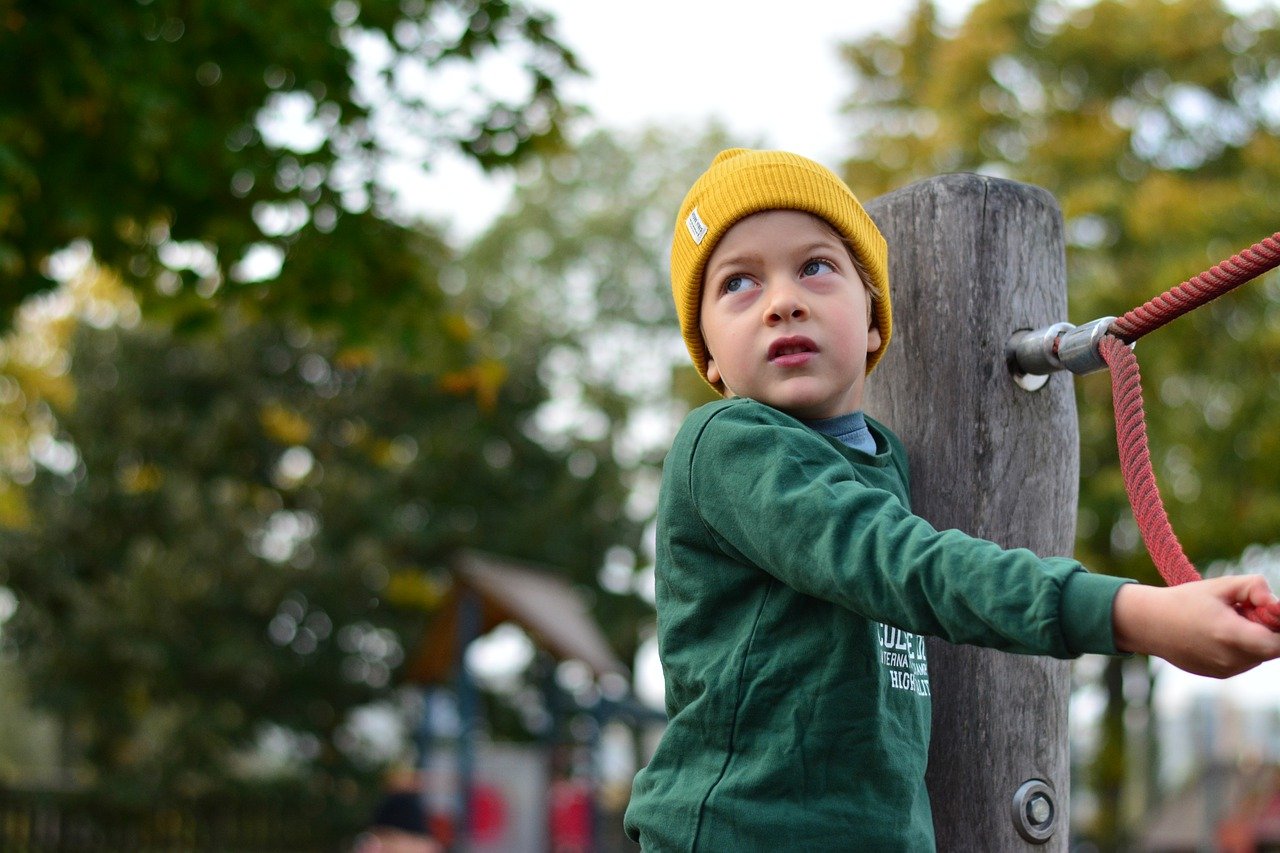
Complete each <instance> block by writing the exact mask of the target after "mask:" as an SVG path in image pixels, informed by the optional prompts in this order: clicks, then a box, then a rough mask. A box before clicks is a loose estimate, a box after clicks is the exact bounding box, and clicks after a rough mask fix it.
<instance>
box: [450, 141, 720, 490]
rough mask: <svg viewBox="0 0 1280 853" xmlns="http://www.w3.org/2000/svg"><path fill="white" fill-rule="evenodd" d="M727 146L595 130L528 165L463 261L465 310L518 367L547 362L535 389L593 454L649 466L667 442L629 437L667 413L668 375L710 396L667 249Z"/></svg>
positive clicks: (694, 394)
mask: <svg viewBox="0 0 1280 853" xmlns="http://www.w3.org/2000/svg"><path fill="white" fill-rule="evenodd" d="M729 145H730V142H729V140H728V137H727V135H726V133H725V132H724V131H723V130H722V129H720V128H716V127H712V128H708V129H706V130H704V131H702V132H701V133H697V134H690V133H675V132H665V133H664V132H659V131H657V130H649V131H646V132H642V133H641V134H639V135H637V136H635V137H632V138H619V137H618V136H617V134H611V133H607V132H598V133H596V134H593V135H592V136H590V137H589V138H587V139H586V140H584V141H583V142H582V143H581V144H580V145H578V146H576V147H575V148H574V150H572V151H566V152H564V153H563V154H561V155H559V156H557V157H555V158H553V159H551V160H550V161H548V162H547V163H546V164H545V165H536V166H535V167H533V168H531V169H528V170H526V173H525V174H524V175H523V179H522V180H521V182H520V184H519V186H518V187H517V189H516V193H515V196H514V198H513V200H512V203H511V205H510V207H509V209H508V210H507V211H506V212H504V213H503V215H502V216H500V217H499V219H498V220H497V221H496V222H495V223H494V224H493V226H491V228H490V229H489V230H488V231H487V232H486V233H485V234H483V235H482V236H481V237H480V238H479V239H478V240H477V241H476V243H475V244H474V245H473V246H471V247H470V248H469V249H468V251H467V252H466V253H465V256H464V258H463V259H462V261H461V265H460V268H461V271H462V273H463V276H464V279H465V283H466V289H465V290H464V291H463V293H462V298H463V299H464V300H466V304H468V305H469V310H471V311H474V312H478V313H479V314H480V315H481V316H483V317H485V318H487V321H488V324H489V327H490V329H491V330H492V331H493V332H494V333H495V334H496V336H497V337H498V338H499V339H500V340H502V341H503V345H504V347H506V348H507V349H509V350H510V351H511V352H512V353H513V354H515V355H514V357H515V359H516V360H523V359H525V358H531V357H533V354H534V353H535V352H537V351H541V352H543V353H546V354H548V355H547V357H546V358H545V361H544V364H543V366H542V369H541V376H542V378H543V381H544V382H545V383H546V384H547V385H548V387H550V388H551V389H553V392H554V397H555V398H556V400H557V401H559V402H560V403H561V404H564V403H565V402H567V401H574V403H575V414H574V420H573V422H572V423H571V424H570V425H569V426H568V429H569V431H570V432H571V433H575V434H577V435H579V436H582V437H587V438H590V439H592V440H594V441H595V442H597V443H598V445H599V446H600V447H601V448H602V451H601V452H614V453H620V454H621V455H622V456H623V457H624V458H625V459H626V460H629V461H630V462H632V463H639V462H647V463H650V464H652V465H656V464H657V463H659V462H660V461H661V459H662V456H663V455H664V454H665V451H666V446H665V440H666V439H667V438H668V436H665V435H664V436H662V437H660V438H659V440H658V441H657V442H653V441H649V442H645V441H643V440H639V439H637V437H636V434H637V430H638V429H641V431H642V428H641V427H640V422H642V421H650V422H651V421H652V420H653V419H654V418H656V417H662V416H665V415H668V414H669V413H670V412H669V409H670V396H671V392H672V378H673V373H674V374H675V376H676V377H677V378H680V377H683V378H684V379H689V380H691V381H688V382H677V385H678V386H679V387H683V386H685V385H687V386H689V387H690V388H692V389H693V390H692V391H691V393H689V394H687V395H686V396H687V398H688V399H687V400H686V401H685V402H704V401H705V400H706V399H707V395H709V394H710V390H709V389H708V388H707V387H706V386H705V384H704V383H703V382H702V380H701V379H699V378H698V377H697V376H696V374H695V373H694V371H693V368H692V367H691V366H690V364H689V359H688V356H687V355H686V354H685V351H684V346H683V344H682V343H681V342H680V335H679V326H678V324H677V323H676V320H675V309H674V306H673V304H672V300H671V286H670V283H669V281H668V279H667V252H668V250H669V247H670V245H671V222H672V220H671V217H672V211H674V210H675V209H676V208H677V207H678V206H679V204H680V199H681V198H682V197H683V195H684V193H685V191H686V190H687V189H688V187H689V185H690V184H691V183H692V182H693V180H694V179H695V178H696V177H697V176H698V174H700V173H701V172H702V171H703V170H704V169H705V168H706V167H707V165H708V164H709V163H710V162H711V158H712V157H713V156H714V155H715V153H716V152H718V151H719V150H721V149H722V148H725V147H728V146H729ZM686 374H687V375H686ZM658 410H663V411H662V412H661V414H660V413H659V412H658Z"/></svg>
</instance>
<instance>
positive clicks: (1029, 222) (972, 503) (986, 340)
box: [866, 174, 1079, 851]
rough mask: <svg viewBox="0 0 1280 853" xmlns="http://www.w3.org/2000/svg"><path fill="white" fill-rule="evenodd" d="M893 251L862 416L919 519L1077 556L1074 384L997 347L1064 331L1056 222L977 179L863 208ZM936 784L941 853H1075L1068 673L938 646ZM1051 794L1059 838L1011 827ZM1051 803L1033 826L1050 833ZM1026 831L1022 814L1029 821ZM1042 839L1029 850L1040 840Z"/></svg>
mask: <svg viewBox="0 0 1280 853" xmlns="http://www.w3.org/2000/svg"><path fill="white" fill-rule="evenodd" d="M867 209H868V211H869V212H870V213H871V215H872V217H873V218H874V219H875V221H876V222H877V224H878V225H879V226H880V228H881V230H882V231H883V232H884V235H885V238H886V239H887V240H888V242H889V274H890V281H891V287H892V293H893V314H894V318H893V319H894V340H893V344H892V346H891V347H890V349H889V352H888V353H887V354H886V355H885V358H884V360H883V361H882V363H881V364H880V366H879V367H878V368H877V369H876V371H875V373H873V374H872V376H871V377H870V379H869V380H868V383H867V404H866V405H867V410H868V411H869V412H870V413H871V414H872V415H873V416H874V417H877V418H880V419H881V420H883V421H884V422H886V423H887V424H889V426H890V427H891V428H893V429H894V430H895V431H896V432H897V433H898V434H899V435H900V436H901V437H902V440H903V442H904V443H905V444H906V447H907V451H908V453H909V454H910V459H911V483H912V489H911V494H912V505H913V508H914V510H915V512H916V513H917V514H919V515H921V516H923V517H924V518H926V519H928V520H929V521H930V522H932V523H933V524H934V526H935V527H938V528H952V527H954V528H958V529H960V530H963V531H965V532H967V533H970V534H972V535H974V536H980V537H982V538H985V539H990V540H993V541H995V542H998V543H1000V544H1001V545H1004V546H1006V547H1015V546H1023V547H1028V548H1031V549H1032V550H1034V551H1035V552H1036V553H1038V554H1041V555H1044V556H1050V555H1068V554H1070V553H1071V552H1072V547H1073V539H1074V533H1075V513H1076V500H1077V495H1078V488H1079V483H1078V476H1079V446H1078V441H1079V439H1078V424H1077V421H1076V410H1075V400H1074V396H1073V392H1072V387H1071V378H1070V376H1069V375H1068V374H1060V375H1055V376H1053V377H1051V378H1050V379H1049V381H1048V383H1047V384H1045V386H1044V387H1043V388H1041V389H1040V390H1038V391H1026V390H1023V389H1022V388H1021V387H1019V386H1018V385H1016V384H1015V383H1014V382H1013V380H1012V379H1011V377H1010V374H1009V371H1008V370H1007V369H1006V366H1005V356H1004V347H1005V344H1006V342H1007V341H1008V340H1009V338H1010V336H1011V335H1012V334H1013V333H1014V332H1015V331H1016V330H1018V329H1032V328H1036V327H1039V326H1044V325H1047V324H1049V323H1051V322H1057V321H1060V320H1066V319H1067V299H1066V273H1065V270H1066V265H1065V260H1064V245H1063V235H1062V217H1061V213H1060V212H1059V209H1058V206H1057V203H1056V202H1055V201H1054V199H1053V197H1052V196H1051V195H1050V194H1049V193H1047V192H1045V191H1044V190H1041V189H1039V188H1036V187H1031V186H1027V185H1025V184H1017V183H1014V182H1011V181H1004V180H999V179H993V178H986V177H981V176H978V175H969V174H960V175H947V176H943V177H939V178H934V179H930V180H926V181H922V182H919V183H915V184H912V185H910V186H908V187H905V188H903V189H901V190H898V191H895V192H893V193H890V194H888V195H886V196H883V197H881V198H878V199H876V200H875V201H873V202H871V203H870V204H869V205H867ZM928 652H929V678H930V682H931V684H932V689H933V740H932V743H931V746H930V752H929V772H928V777H927V778H928V784H929V792H930V797H931V799H932V802H933V815H934V825H935V827H936V830H937V838H938V849H939V850H987V851H1006V850H1066V849H1067V840H1068V839H1067V835H1068V833H1067V798H1068V794H1069V786H1070V762H1069V758H1068V753H1067V699H1068V693H1069V686H1070V676H1069V668H1068V665H1067V664H1066V663H1065V662H1062V661H1056V660H1051V659H1049V658H1038V657H1023V656H1017V655H1009V654H1004V653H1001V652H994V651H989V650H986V649H978V648H972V647H965V646H953V645H950V644H948V643H945V642H942V641H938V640H930V642H929V646H928ZM1032 780H1042V781H1043V782H1044V783H1047V785H1048V786H1049V787H1050V788H1051V789H1052V793H1051V801H1052V805H1053V807H1054V809H1053V817H1052V820H1053V822H1052V824H1050V825H1049V826H1048V827H1046V826H1045V824H1044V823H1042V822H1040V823H1034V822H1033V824H1032V828H1033V830H1036V832H1038V833H1039V834H1040V835H1044V834H1046V832H1047V831H1048V830H1051V831H1052V832H1051V834H1049V835H1048V838H1047V840H1046V841H1037V842H1036V843H1033V842H1032V841H1029V840H1026V837H1025V836H1024V835H1023V834H1020V833H1019V831H1018V830H1017V828H1016V827H1015V818H1014V815H1013V812H1014V808H1013V803H1014V797H1015V794H1016V793H1017V792H1018V790H1019V788H1020V787H1021V786H1023V784H1024V783H1025V782H1028V781H1032ZM1045 807H1046V803H1045V801H1044V800H1043V799H1041V800H1037V801H1036V802H1035V803H1033V804H1032V807H1031V811H1032V820H1033V821H1036V820H1039V819H1041V818H1044V817H1045V816H1046V811H1045ZM1022 811H1023V812H1024V813H1025V812H1026V811H1027V809H1026V808H1025V807H1024V808H1023V809H1022ZM1036 832H1033V836H1034V835H1035V834H1036Z"/></svg>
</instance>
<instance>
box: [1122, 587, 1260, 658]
mask: <svg viewBox="0 0 1280 853" xmlns="http://www.w3.org/2000/svg"><path fill="white" fill-rule="evenodd" d="M1275 601H1276V597H1275V596H1274V595H1273V594H1272V593H1271V590H1270V589H1269V588H1268V587H1267V582H1266V580H1264V579H1263V578H1261V577H1257V576H1253V575H1232V576H1228V577H1221V578H1213V579H1212V580H1205V581H1196V582H1194V583H1184V584H1180V585H1178V586H1172V587H1155V586H1143V585H1141V584H1126V585H1125V586H1123V587H1121V588H1120V592H1119V593H1117V594H1116V600H1115V605H1114V607H1113V609H1112V613H1111V618H1112V622H1113V625H1114V628H1115V641H1116V648H1117V649H1118V650H1119V651H1122V652H1133V653H1136V654H1148V655H1155V656H1156V657H1161V658H1164V659H1165V660H1167V661H1168V662H1169V663H1171V664H1173V665H1174V666H1176V667H1178V668H1179V669H1184V670H1186V671H1187V672H1191V673H1194V674H1196V675H1208V676H1212V677H1213V678H1228V677H1230V676H1232V675H1239V674H1240V673H1242V672H1245V671H1247V670H1250V669H1253V668H1254V667H1255V666H1257V665H1258V664H1260V663H1263V662H1264V661H1268V660H1273V659H1275V658H1277V657H1280V633H1276V632H1274V631H1271V630H1268V629H1267V628H1266V627H1264V626H1262V625H1259V624H1258V623H1256V622H1251V621H1249V620H1248V619H1246V618H1245V617H1244V616H1242V615H1240V612H1239V610H1238V609H1237V608H1238V606H1239V605H1242V604H1252V605H1253V606H1254V607H1269V606H1272V605H1273V604H1274V603H1275Z"/></svg>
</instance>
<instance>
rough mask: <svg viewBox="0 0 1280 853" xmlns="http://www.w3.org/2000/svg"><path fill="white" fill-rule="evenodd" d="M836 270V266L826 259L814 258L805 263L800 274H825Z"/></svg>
mask: <svg viewBox="0 0 1280 853" xmlns="http://www.w3.org/2000/svg"><path fill="white" fill-rule="evenodd" d="M829 272H835V267H833V266H832V265H831V264H829V263H827V262H826V261H820V260H812V261H809V262H808V263H806V264H805V265H804V268H803V269H801V270H800V274H801V275H804V276H810V275H823V274H825V273H829Z"/></svg>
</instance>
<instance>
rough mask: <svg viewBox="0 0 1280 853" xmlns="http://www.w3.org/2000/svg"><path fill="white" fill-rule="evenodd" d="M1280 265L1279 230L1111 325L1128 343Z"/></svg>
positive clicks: (1115, 332)
mask: <svg viewBox="0 0 1280 853" xmlns="http://www.w3.org/2000/svg"><path fill="white" fill-rule="evenodd" d="M1276 266H1280V231H1277V232H1276V233H1274V234H1272V235H1271V236H1270V237H1267V238H1266V239H1265V240H1259V241H1258V242H1257V243H1254V244H1253V245H1252V246H1250V247H1249V248H1247V249H1245V250H1244V251H1242V252H1239V253H1237V254H1235V255H1232V256H1231V257H1230V258H1228V259H1227V260H1225V261H1223V262H1222V263H1220V264H1218V265H1217V266H1215V267H1213V268H1212V269H1209V270H1205V271H1204V272H1202V273H1200V274H1199V275H1197V276H1196V277H1195V278H1191V279H1188V280H1187V281H1184V282H1183V283H1182V284H1180V285H1178V286H1177V287H1174V288H1172V289H1170V290H1166V291H1165V292H1164V293H1162V294H1160V295H1159V296H1157V297H1156V298H1155V299H1152V300H1151V301H1149V302H1147V303H1146V304H1144V305H1140V306H1139V307H1137V308H1134V309H1133V310H1132V311H1130V312H1129V313H1128V314H1125V315H1124V316H1123V317H1120V318H1119V319H1117V320H1116V321H1115V322H1114V323H1112V324H1111V330H1110V331H1111V334H1113V335H1119V336H1120V337H1122V338H1124V339H1125V341H1127V342H1128V343H1133V342H1134V341H1136V340H1137V339H1138V338H1140V337H1142V336H1143V335H1145V334H1147V333H1148V332H1154V331H1155V330H1156V329H1158V328H1160V327H1161V326H1163V325H1165V324H1166V323H1168V322H1170V321H1172V320H1176V319H1177V318H1179V317H1181V316H1182V315H1183V314H1186V313H1187V312H1188V311H1190V310H1192V309H1194V308H1199V307H1200V306H1201V305H1204V304H1205V303H1207V302H1212V301H1213V300H1214V299H1217V298H1218V297H1219V296H1221V295H1222V294H1224V293H1227V292H1229V291H1232V290H1235V289H1236V288H1237V287H1239V286H1240V285H1242V284H1244V283H1245V282H1247V281H1251V280H1253V279H1255V278H1257V277H1258V276H1260V275H1262V274H1263V273H1264V272H1266V271H1267V270H1270V269H1274V268H1275V267H1276Z"/></svg>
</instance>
